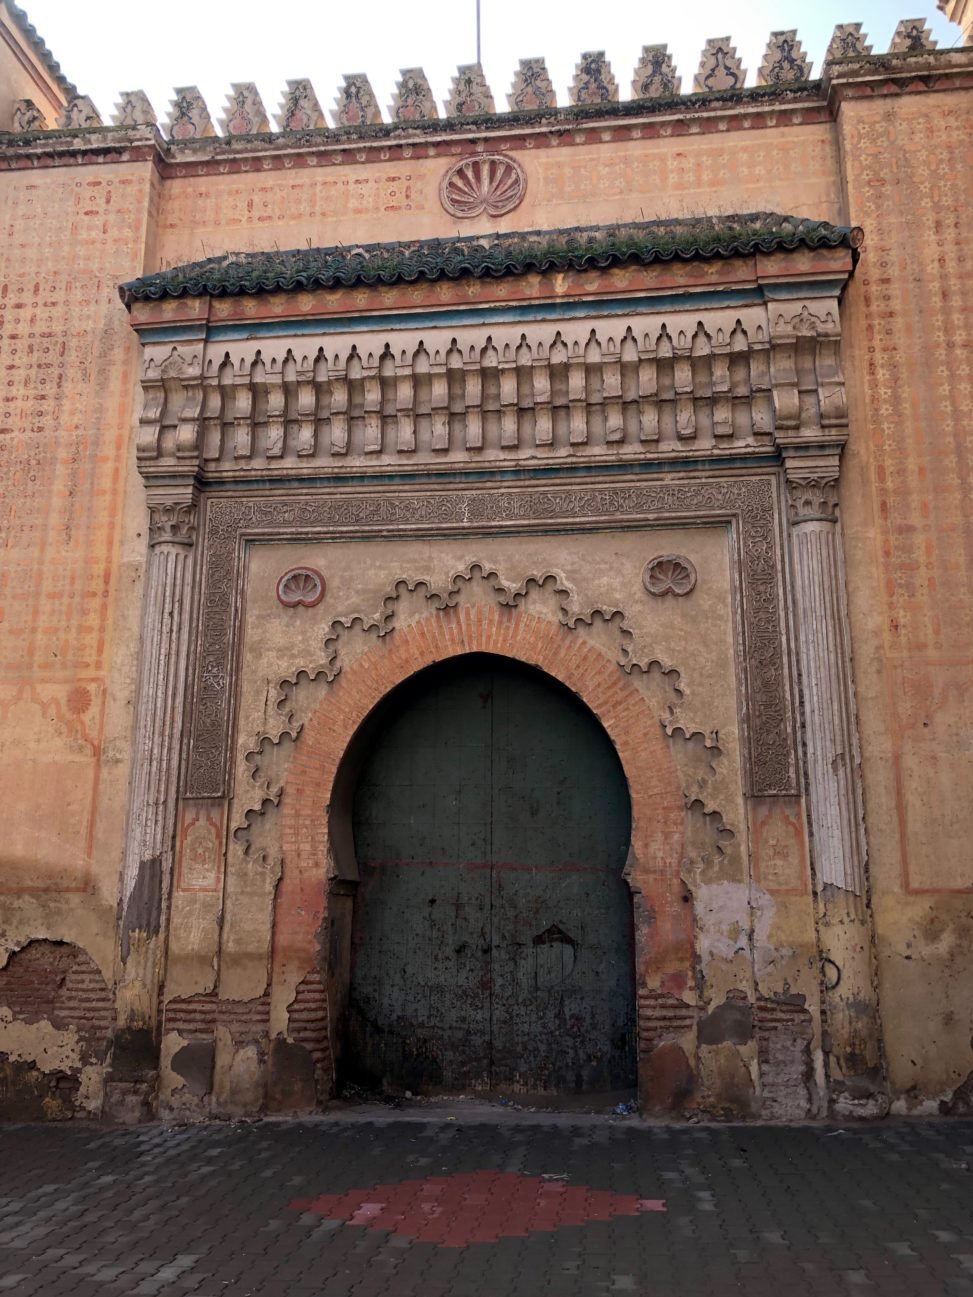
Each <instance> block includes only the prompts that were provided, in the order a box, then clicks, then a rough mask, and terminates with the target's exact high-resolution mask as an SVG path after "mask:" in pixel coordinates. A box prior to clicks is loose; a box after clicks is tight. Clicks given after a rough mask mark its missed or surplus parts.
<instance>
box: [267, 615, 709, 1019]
mask: <svg viewBox="0 0 973 1297" xmlns="http://www.w3.org/2000/svg"><path fill="white" fill-rule="evenodd" d="M469 653H490V654H495V655H497V656H499V657H506V658H511V659H514V660H516V661H520V662H523V663H526V664H528V665H531V666H535V667H538V668H540V670H542V671H544V672H546V673H547V674H548V675H550V676H551V677H553V678H554V679H555V680H557V681H559V682H560V683H561V684H562V685H564V686H565V687H566V688H567V689H569V690H570V691H571V692H572V693H574V694H576V695H577V697H578V698H579V699H580V700H581V701H582V702H583V703H584V704H585V706H586V707H587V708H588V709H589V710H590V711H591V712H592V713H593V714H594V716H595V717H597V719H598V721H599V722H600V723H601V725H602V726H603V728H604V729H605V731H606V732H607V734H608V736H609V738H610V739H611V742H612V744H613V746H614V748H615V751H616V752H617V754H618V758H619V760H620V762H621V765H622V769H623V770H624V773H625V778H626V781H627V783H628V788H629V794H630V798H631V811H632V835H631V846H630V850H629V860H628V866H627V870H626V876H627V878H628V881H629V884H630V886H631V888H632V892H633V906H634V918H635V959H636V991H637V995H638V997H639V1000H640V1001H641V999H642V997H643V996H651V995H653V994H655V993H658V992H660V991H664V992H672V991H675V992H676V993H677V994H679V993H681V992H684V991H685V990H686V989H687V987H688V986H690V985H691V981H692V967H693V939H692V912H691V904H689V903H688V899H689V898H688V897H687V895H686V892H685V889H684V887H683V883H682V879H681V877H680V864H681V859H682V849H683V838H684V832H685V800H684V797H683V793H682V789H681V785H680V781H679V777H678V774H677V770H676V765H675V761H674V759H673V756H672V753H671V751H670V748H669V744H668V741H667V739H666V736H665V734H664V732H663V729H662V726H661V725H660V723H659V718H658V716H657V715H656V714H655V711H654V710H653V707H652V705H651V703H650V701H649V699H648V697H647V696H646V695H645V694H644V693H643V692H642V690H641V689H640V688H639V687H638V685H637V684H636V683H635V681H634V680H633V679H632V678H631V677H630V676H629V674H627V673H626V671H625V670H624V669H623V668H622V667H621V666H620V665H619V664H618V662H617V661H616V660H614V658H613V657H612V656H611V655H610V654H608V653H607V652H605V651H604V650H603V649H601V648H599V647H597V646H596V645H595V644H594V643H593V642H592V641H591V640H590V639H588V638H587V637H585V636H584V634H583V633H579V632H578V631H577V630H575V629H572V628H571V627H569V626H566V625H564V624H563V623H560V622H558V621H555V620H553V619H552V618H548V617H543V616H537V615H534V614H531V613H529V612H527V611H525V610H524V609H523V608H522V607H521V606H499V605H483V604H481V605H476V606H470V605H466V606H462V607H447V608H443V609H438V610H435V611H432V612H430V613H429V614H428V615H426V616H423V617H420V618H418V619H417V620H415V621H413V622H411V623H410V624H408V625H405V626H401V627H396V629H395V630H394V631H393V632H391V633H389V634H387V635H385V636H383V637H382V638H381V639H379V640H378V641H377V642H376V643H375V645H374V647H372V648H370V649H368V650H367V651H365V652H363V653H362V654H361V655H360V656H358V657H356V658H355V659H354V660H353V661H352V662H351V663H349V664H348V665H347V666H345V667H344V668H343V669H342V670H341V671H340V673H339V674H338V675H337V676H336V678H335V679H334V680H333V681H332V683H331V685H330V686H329V688H328V690H327V692H326V694H325V696H324V698H323V699H322V701H321V702H320V703H319V704H318V706H317V708H316V710H315V711H314V712H313V713H312V714H311V716H310V717H309V718H308V720H307V722H306V724H305V725H304V728H303V730H302V732H301V735H300V738H299V739H298V741H297V743H296V745H295V749H294V754H293V757H292V760H291V764H290V768H289V770H288V775H287V780H286V786H285V789H284V793H283V796H282V798H281V817H282V819H281V844H282V849H283V872H282V876H281V880H280V884H279V887H278V891H277V903H276V908H275V917H274V941H273V976H272V993H271V994H272V1020H273V1022H274V1030H275V1031H280V1030H281V1029H283V1028H284V1027H285V1026H286V1023H287V1011H288V1006H290V1005H291V1004H292V1003H294V1002H295V995H296V991H297V987H298V985H299V984H300V983H301V982H302V980H303V979H305V978H306V977H308V975H309V974H313V973H314V971H315V970H316V969H322V971H326V969H325V968H324V965H325V964H331V965H334V963H335V962H336V961H340V959H341V958H342V954H341V952H340V951H334V950H332V951H330V952H329V951H328V950H327V943H328V941H329V939H330V937H331V929H330V928H329V925H328V922H327V920H328V918H329V906H334V905H340V904H342V903H343V902H342V900H341V899H340V898H341V897H342V894H343V889H342V879H341V870H342V864H341V862H342V860H345V861H347V860H348V859H349V855H348V843H347V841H343V840H342V836H341V834H342V830H341V828H340V821H341V816H340V814H332V809H333V808H336V807H338V805H339V803H338V802H337V801H336V798H337V797H338V796H339V795H340V793H341V788H340V785H339V783H338V776H339V771H340V770H341V767H342V763H343V761H344V759H345V757H346V754H348V753H349V751H351V753H352V754H353V753H354V739H355V736H356V735H357V734H358V732H359V731H360V730H361V729H362V726H363V725H365V724H366V722H367V719H368V717H369V715H370V714H372V713H373V712H374V710H375V708H376V707H377V706H378V705H379V704H380V703H381V701H382V699H383V698H385V697H386V696H387V695H388V694H389V693H390V691H392V690H393V689H395V688H396V686H398V685H400V684H401V683H402V682H403V681H405V680H407V679H409V678H410V677H412V676H413V675H415V674H416V673H417V672H418V671H420V670H422V669H423V668H424V667H427V666H431V665H433V664H434V663H437V662H442V661H445V660H447V659H449V658H452V657H456V656H459V655H461V654H469ZM353 763H354V757H353V755H352V757H351V760H350V764H349V767H348V769H349V771H350V770H352V769H353V768H354V765H353ZM346 822H347V821H346ZM349 831H350V830H349ZM345 869H347V866H345ZM326 980H327V979H326ZM329 990H330V988H329ZM330 999H331V997H330V995H329V1001H330ZM334 1007H335V1006H333V1005H331V1004H330V1003H329V1009H333V1008H334ZM329 1035H330V1036H331V1037H332V1039H333V1031H331V1030H330V1028H329ZM322 1044H324V1042H322Z"/></svg>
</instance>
